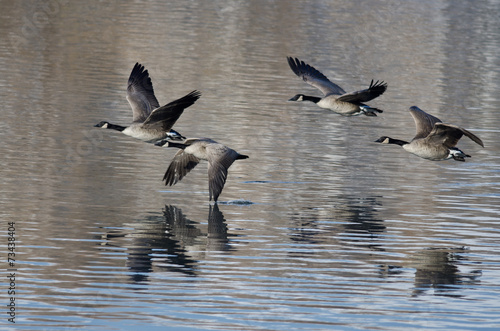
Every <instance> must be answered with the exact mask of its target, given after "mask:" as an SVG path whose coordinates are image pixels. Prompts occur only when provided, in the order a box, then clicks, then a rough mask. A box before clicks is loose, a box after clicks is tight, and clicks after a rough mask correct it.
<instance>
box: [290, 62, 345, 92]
mask: <svg viewBox="0 0 500 331" xmlns="http://www.w3.org/2000/svg"><path fill="white" fill-rule="evenodd" d="M287 59H288V65H289V66H290V69H292V71H293V72H294V73H295V74H296V75H297V76H298V77H300V78H302V79H303V80H304V81H305V82H306V83H307V84H309V85H311V86H314V87H315V88H317V89H318V90H320V91H321V92H323V94H324V95H328V94H336V95H342V94H345V93H346V92H345V91H344V90H343V89H342V88H341V87H340V86H338V85H337V84H334V83H332V82H331V81H330V80H329V79H328V78H327V77H326V76H325V75H323V74H322V73H321V72H319V71H318V70H316V68H314V67H312V66H310V65H308V64H306V63H305V62H304V61H300V60H299V59H297V58H295V59H294V58H291V57H287Z"/></svg>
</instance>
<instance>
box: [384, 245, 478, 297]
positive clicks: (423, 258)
mask: <svg viewBox="0 0 500 331" xmlns="http://www.w3.org/2000/svg"><path fill="white" fill-rule="evenodd" d="M465 253H467V249H466V248H464V247H459V248H428V249H424V250H420V251H417V252H414V253H410V254H408V256H407V258H406V259H405V260H404V262H403V263H402V266H385V265H384V266H381V269H380V273H381V274H382V275H385V276H393V275H400V274H402V273H403V268H414V269H415V280H414V288H413V290H412V296H414V297H417V296H419V295H423V294H426V293H427V292H428V291H429V290H434V294H435V295H442V296H450V297H462V295H460V294H459V293H458V292H457V291H458V290H460V289H463V288H464V286H470V285H474V284H478V283H479V280H478V278H479V277H480V276H481V271H480V270H471V271H469V272H466V271H461V270H460V268H459V267H460V265H461V261H464V260H466V258H465V257H464V254H465Z"/></svg>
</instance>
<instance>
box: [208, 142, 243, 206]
mask: <svg viewBox="0 0 500 331" xmlns="http://www.w3.org/2000/svg"><path fill="white" fill-rule="evenodd" d="M206 151H207V160H208V190H209V193H210V200H212V198H213V199H214V201H217V198H218V197H219V195H220V193H221V192H222V189H223V188H224V184H225V183H226V178H227V169H228V168H229V167H230V166H231V164H233V162H234V161H235V160H236V158H237V157H238V153H237V152H236V151H234V150H232V149H230V148H229V147H226V146H224V145H221V144H211V145H209V146H207V149H206Z"/></svg>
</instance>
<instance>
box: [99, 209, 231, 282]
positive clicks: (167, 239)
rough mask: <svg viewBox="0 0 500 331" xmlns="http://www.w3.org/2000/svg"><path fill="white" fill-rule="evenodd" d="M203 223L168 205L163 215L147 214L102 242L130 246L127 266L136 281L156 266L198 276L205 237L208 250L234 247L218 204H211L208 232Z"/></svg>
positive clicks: (146, 278)
mask: <svg viewBox="0 0 500 331" xmlns="http://www.w3.org/2000/svg"><path fill="white" fill-rule="evenodd" d="M199 226H200V223H197V222H193V221H191V220H189V219H188V218H186V216H185V215H184V213H183V212H182V210H181V209H180V208H178V207H176V206H171V205H166V206H165V208H164V209H163V216H147V217H145V218H144V219H139V220H137V221H136V222H133V223H128V224H124V226H123V228H120V229H113V230H110V231H108V232H107V233H106V234H105V235H104V236H102V238H103V239H105V242H104V243H101V246H103V248H104V247H106V248H115V247H117V248H125V249H126V255H127V261H126V266H127V268H128V270H129V271H130V273H131V275H130V279H131V281H132V282H133V283H143V282H147V281H148V276H149V275H148V274H149V273H151V272H153V271H154V270H157V271H169V272H178V273H182V274H184V275H188V276H196V267H197V264H198V259H197V257H199V254H200V250H203V249H200V246H203V244H204V241H205V240H206V250H207V251H227V250H229V249H230V245H229V241H228V234H227V225H226V220H225V219H224V215H223V214H222V212H221V211H220V210H219V207H218V206H217V204H215V205H214V206H210V209H209V214H208V231H207V233H204V232H203V231H202V230H201V229H200V228H199Z"/></svg>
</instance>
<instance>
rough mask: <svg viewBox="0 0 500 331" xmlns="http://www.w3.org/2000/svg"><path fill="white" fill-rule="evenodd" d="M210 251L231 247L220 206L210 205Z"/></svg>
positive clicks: (208, 242) (208, 246)
mask: <svg viewBox="0 0 500 331" xmlns="http://www.w3.org/2000/svg"><path fill="white" fill-rule="evenodd" d="M207 239H208V240H207V250H208V251H227V250H229V249H230V248H231V246H230V245H229V240H228V239H227V225H226V220H225V219H224V215H223V214H222V212H221V211H220V210H219V206H218V205H217V203H216V204H214V205H213V206H212V205H211V206H210V210H209V212H208V235H207Z"/></svg>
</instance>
